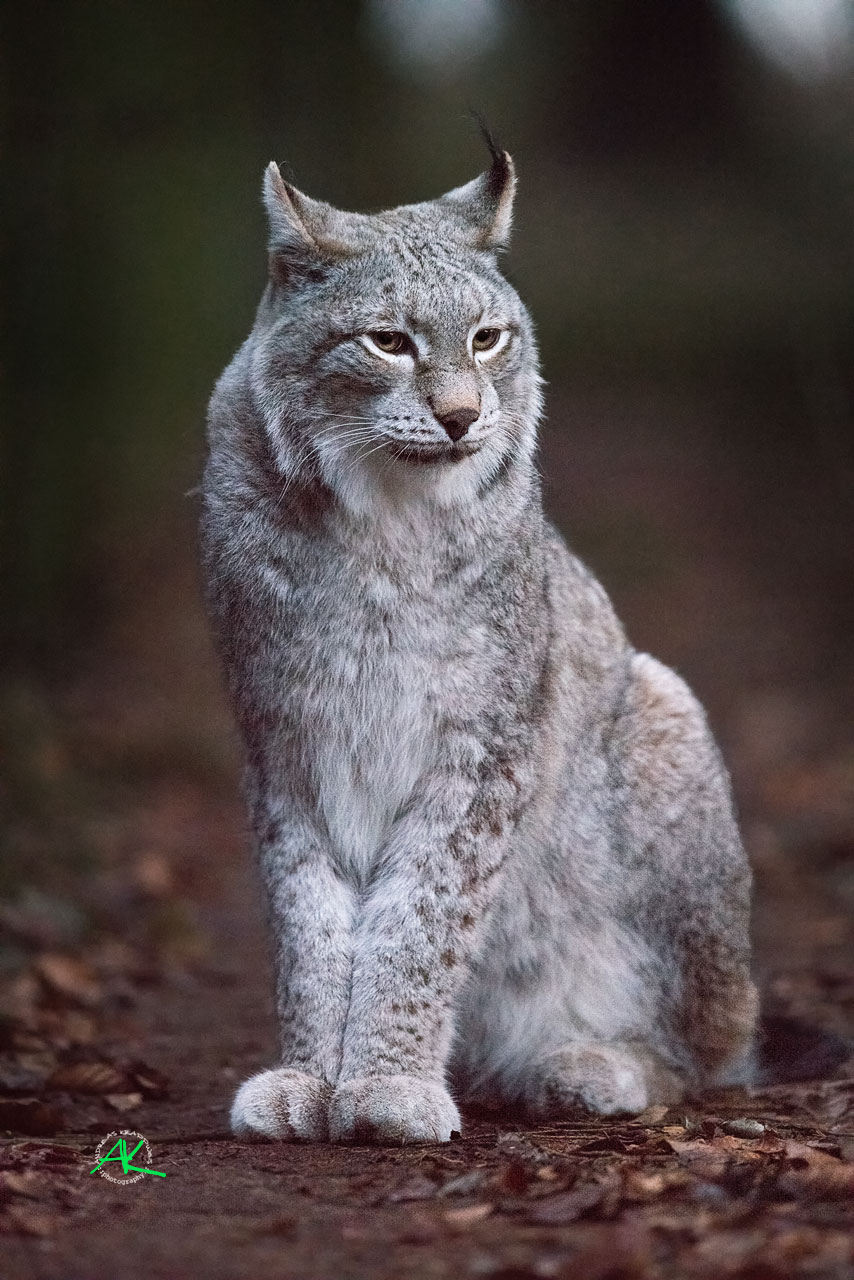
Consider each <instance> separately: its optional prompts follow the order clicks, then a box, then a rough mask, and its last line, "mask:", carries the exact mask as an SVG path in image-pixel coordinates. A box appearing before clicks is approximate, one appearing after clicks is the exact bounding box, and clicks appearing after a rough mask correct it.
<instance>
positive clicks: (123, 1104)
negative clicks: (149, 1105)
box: [105, 1093, 142, 1111]
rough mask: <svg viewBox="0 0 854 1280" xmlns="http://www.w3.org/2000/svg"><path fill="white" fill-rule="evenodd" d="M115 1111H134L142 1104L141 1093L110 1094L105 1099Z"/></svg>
mask: <svg viewBox="0 0 854 1280" xmlns="http://www.w3.org/2000/svg"><path fill="white" fill-rule="evenodd" d="M105 1101H106V1103H107V1105H108V1106H110V1107H112V1108H113V1110H114V1111H133V1109H134V1107H138V1106H139V1104H140V1103H141V1102H142V1094H141V1093H108V1094H107V1096H106V1099H105Z"/></svg>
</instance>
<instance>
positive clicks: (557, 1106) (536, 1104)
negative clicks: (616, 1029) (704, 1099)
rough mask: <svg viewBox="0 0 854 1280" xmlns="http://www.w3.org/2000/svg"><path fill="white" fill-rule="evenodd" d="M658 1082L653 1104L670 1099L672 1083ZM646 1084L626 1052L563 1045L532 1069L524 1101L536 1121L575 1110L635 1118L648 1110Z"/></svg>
mask: <svg viewBox="0 0 854 1280" xmlns="http://www.w3.org/2000/svg"><path fill="white" fill-rule="evenodd" d="M659 1076H660V1078H657V1079H656V1081H655V1086H656V1087H655V1093H656V1097H655V1099H654V1100H655V1101H656V1102H666V1101H668V1095H673V1093H674V1088H673V1085H674V1078H673V1077H672V1075H671V1074H670V1073H669V1072H664V1071H663V1072H661V1073H659ZM649 1083H650V1082H649V1072H648V1069H647V1064H646V1063H645V1061H644V1060H643V1058H642V1056H641V1055H636V1054H634V1053H632V1051H631V1050H630V1049H627V1048H622V1047H621V1046H619V1045H568V1046H566V1047H565V1048H563V1049H558V1050H557V1052H556V1053H551V1054H549V1056H548V1057H547V1058H544V1059H543V1060H542V1062H539V1063H537V1065H536V1066H535V1067H534V1068H533V1069H532V1071H531V1074H530V1076H529V1078H528V1080H527V1082H526V1086H525V1097H524V1101H525V1106H526V1109H527V1111H528V1114H529V1116H531V1118H532V1119H535V1120H546V1119H557V1118H559V1117H560V1116H563V1115H566V1114H568V1113H571V1112H573V1111H578V1110H583V1111H593V1112H596V1113H597V1114H598V1115H603V1116H614V1115H637V1114H638V1113H639V1112H641V1111H645V1110H646V1108H647V1106H648V1105H649V1102H650V1097H649ZM659 1093H661V1094H662V1096H660V1097H659V1096H658V1095H659ZM673 1100H674V1101H675V1100H676V1099H675V1097H674V1099H673Z"/></svg>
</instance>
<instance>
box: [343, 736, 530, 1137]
mask: <svg viewBox="0 0 854 1280" xmlns="http://www.w3.org/2000/svg"><path fill="white" fill-rule="evenodd" d="M478 754H479V756H480V757H481V760H479V761H478V763H477V764H476V765H472V764H469V768H468V769H466V767H465V764H458V767H457V768H456V769H453V770H451V769H449V770H448V772H447V773H443V774H442V775H441V776H438V777H436V778H433V779H431V780H430V783H429V786H428V788H427V791H426V794H424V795H423V796H422V797H421V800H420V802H419V803H418V804H417V806H415V807H414V808H413V809H411V810H410V811H409V813H408V814H407V815H406V816H405V817H403V818H402V819H400V821H399V822H398V824H397V826H396V828H395V830H394V831H393V833H392V836H391V838H390V840H389V843H388V846H387V848H386V849H385V850H384V853H383V857H382V861H381V865H382V866H384V868H385V871H384V873H383V876H382V878H381V879H380V880H379V882H378V883H377V885H376V887H375V889H374V892H373V893H372V895H371V897H370V898H369V900H368V902H367V904H366V907H365V910H364V913H363V916H362V918H361V920H360V922H359V927H358V930H357V934H356V939H355V955H354V964H353V990H352V997H351V1002H350V1010H349V1013H348V1016H347V1029H346V1032H345V1037H344V1056H343V1061H342V1066H341V1075H340V1078H339V1083H338V1088H337V1089H336V1091H335V1094H334V1096H333V1098H332V1102H331V1105H330V1109H329V1132H330V1137H331V1138H332V1139H333V1140H334V1141H339V1142H347V1141H351V1142H352V1141H356V1142H358V1141H373V1142H389V1143H405V1142H447V1141H448V1139H449V1138H450V1136H451V1133H452V1132H453V1131H454V1130H458V1129H459V1128H460V1117H459V1112H458V1111H457V1107H456V1104H455V1103H454V1101H453V1099H452V1098H451V1096H450V1094H449V1093H448V1091H447V1089H446V1088H445V1064H446V1061H447V1057H448V1052H449V1049H450V1043H451V1036H452V1030H453V1028H452V1013H453V1001H454V997H455V995H456V993H457V991H458V989H459V987H460V984H461V980H462V977H463V975H464V973H465V971H466V968H467V965H468V962H469V959H470V957H471V955H472V953H473V951H474V948H475V945H476V939H477V937H478V934H479V925H480V922H481V920H482V918H483V914H484V910H485V908H486V906H487V905H488V903H489V901H490V899H491V897H492V887H493V884H494V881H495V880H496V879H497V876H496V875H495V873H496V872H497V871H498V869H499V867H500V864H501V861H502V859H503V856H504V850H505V847H506V842H507V836H508V835H509V832H510V830H511V829H512V827H513V825H514V824H515V822H516V820H517V819H518V815H519V810H520V808H521V804H522V801H521V795H522V792H523V786H522V784H521V783H520V781H519V779H518V776H517V774H516V773H515V772H514V770H513V769H512V768H511V766H510V764H509V763H508V761H507V758H506V757H504V759H503V761H502V763H501V764H500V765H498V764H495V765H492V764H490V766H489V768H488V769H487V768H485V767H484V765H483V763H482V762H481V761H482V756H483V752H482V751H480V752H479V753H478ZM467 775H468V780H466V776H467Z"/></svg>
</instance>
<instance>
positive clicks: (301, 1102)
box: [231, 1067, 332, 1142]
mask: <svg viewBox="0 0 854 1280" xmlns="http://www.w3.org/2000/svg"><path fill="white" fill-rule="evenodd" d="M331 1096H332V1088H331V1086H330V1085H328V1084H327V1083H326V1081H325V1080H318V1078H317V1077H316V1076H310V1075H308V1074H307V1072H305V1071H296V1070H294V1069H293V1068H291V1067H277V1068H275V1069H274V1070H273V1071H259V1073H258V1075H255V1076H250V1077H249V1079H248V1080H245V1081H244V1083H243V1084H242V1085H241V1086H240V1088H239V1089H238V1090H237V1094H236V1096H235V1099H234V1102H233V1103H232V1104H231V1127H232V1129H233V1131H234V1133H235V1134H236V1135H237V1136H238V1137H239V1138H250V1139H258V1138H275V1139H278V1141H280V1142H326V1140H327V1138H328V1137H329V1126H328V1121H327V1110H328V1107H329V1099H330V1098H331Z"/></svg>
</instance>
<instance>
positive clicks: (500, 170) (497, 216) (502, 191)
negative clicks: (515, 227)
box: [441, 148, 516, 249]
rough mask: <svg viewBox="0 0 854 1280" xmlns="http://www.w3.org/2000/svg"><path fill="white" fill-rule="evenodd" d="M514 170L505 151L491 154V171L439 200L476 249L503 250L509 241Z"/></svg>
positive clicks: (495, 151)
mask: <svg viewBox="0 0 854 1280" xmlns="http://www.w3.org/2000/svg"><path fill="white" fill-rule="evenodd" d="M515 192H516V170H515V168H514V167H513V161H512V159H511V158H510V156H509V154H508V153H507V152H506V151H499V150H498V149H497V148H494V149H493V150H492V167H491V168H490V169H488V170H487V172H486V173H482V174H481V175H480V177H479V178H475V179H474V180H473V181H472V182H467V183H466V184H465V186H464V187H457V188H456V189H455V190H454V191H449V192H448V194H447V195H444V196H442V199H441V203H442V204H445V205H448V206H450V207H451V208H453V210H454V212H455V213H456V214H458V216H460V217H462V218H463V220H464V222H465V224H466V225H467V227H468V228H469V231H470V232H471V237H472V240H473V243H474V244H475V245H476V246H477V248H479V249H503V248H504V247H505V246H506V244H507V242H508V241H509V239H510V225H511V223H512V220H513V197H514V195H515Z"/></svg>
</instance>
